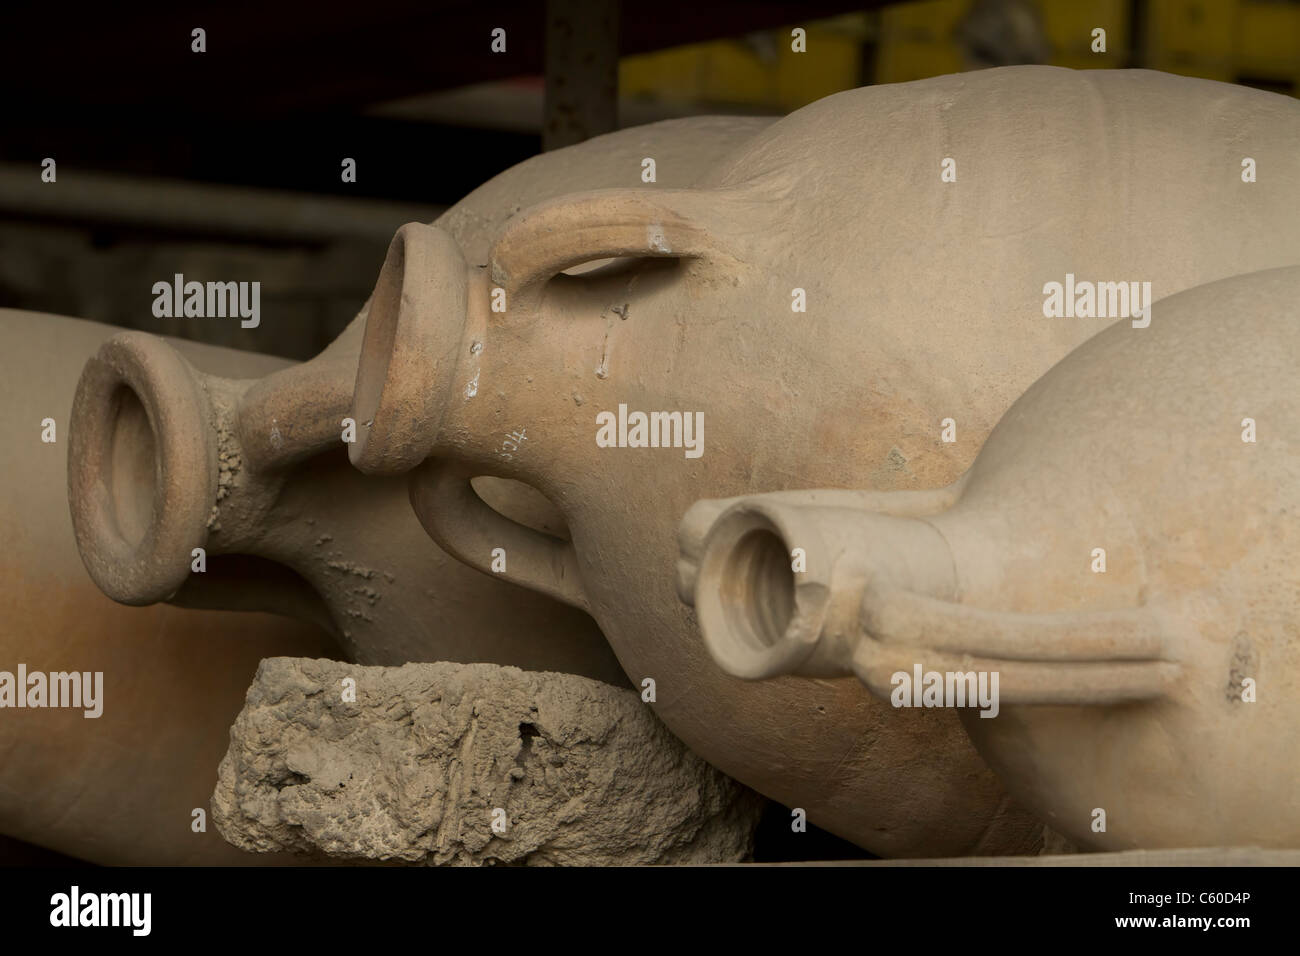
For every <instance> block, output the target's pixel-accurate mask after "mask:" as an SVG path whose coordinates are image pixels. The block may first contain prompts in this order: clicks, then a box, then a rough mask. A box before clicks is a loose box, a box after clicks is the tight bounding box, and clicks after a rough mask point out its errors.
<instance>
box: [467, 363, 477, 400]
mask: <svg viewBox="0 0 1300 956" xmlns="http://www.w3.org/2000/svg"><path fill="white" fill-rule="evenodd" d="M479 372H480V370H479V369H475V370H474V377H473V378H471V379H470V380H469V384H467V385H466V386H465V397H466V398H473V397H474V396H475V395H477V394H478V377H479Z"/></svg>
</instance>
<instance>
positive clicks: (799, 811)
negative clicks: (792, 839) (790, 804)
mask: <svg viewBox="0 0 1300 956" xmlns="http://www.w3.org/2000/svg"><path fill="white" fill-rule="evenodd" d="M790 832H791V833H807V832H808V811H807V810H805V809H804V808H803V807H795V808H794V809H793V810H791V811H790Z"/></svg>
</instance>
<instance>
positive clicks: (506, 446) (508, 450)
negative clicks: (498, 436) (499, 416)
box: [497, 428, 528, 461]
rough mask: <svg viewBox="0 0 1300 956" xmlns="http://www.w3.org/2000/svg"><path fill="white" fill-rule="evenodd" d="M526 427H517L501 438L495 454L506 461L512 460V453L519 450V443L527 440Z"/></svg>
mask: <svg viewBox="0 0 1300 956" xmlns="http://www.w3.org/2000/svg"><path fill="white" fill-rule="evenodd" d="M527 432H528V429H526V428H518V429H516V430H515V431H512V432H511V433H510V434H509V435H507V436H506V437H505V438H503V439H502V440H501V447H500V448H499V449H498V450H497V454H498V455H499V456H500V457H501V458H503V459H504V460H506V461H514V460H515V456H514V453H515V452H517V451H518V450H519V443H520V442H525V441H527V440H528V434H527Z"/></svg>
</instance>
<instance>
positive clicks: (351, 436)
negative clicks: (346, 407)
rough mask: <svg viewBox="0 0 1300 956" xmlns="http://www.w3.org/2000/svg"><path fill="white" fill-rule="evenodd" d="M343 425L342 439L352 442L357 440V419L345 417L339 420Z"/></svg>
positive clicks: (348, 442)
mask: <svg viewBox="0 0 1300 956" xmlns="http://www.w3.org/2000/svg"><path fill="white" fill-rule="evenodd" d="M339 424H340V425H342V426H343V433H342V437H343V441H344V442H346V443H347V444H349V445H350V444H352V443H353V442H355V441H356V440H357V420H356V419H355V418H345V419H343V421H341V422H339Z"/></svg>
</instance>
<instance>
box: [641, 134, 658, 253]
mask: <svg viewBox="0 0 1300 956" xmlns="http://www.w3.org/2000/svg"><path fill="white" fill-rule="evenodd" d="M654 181H655V161H654V160H653V159H652V158H650V157H649V156H647V157H646V158H645V159H643V160H641V182H643V183H652V182H654ZM651 248H652V249H653V248H654V246H651Z"/></svg>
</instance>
